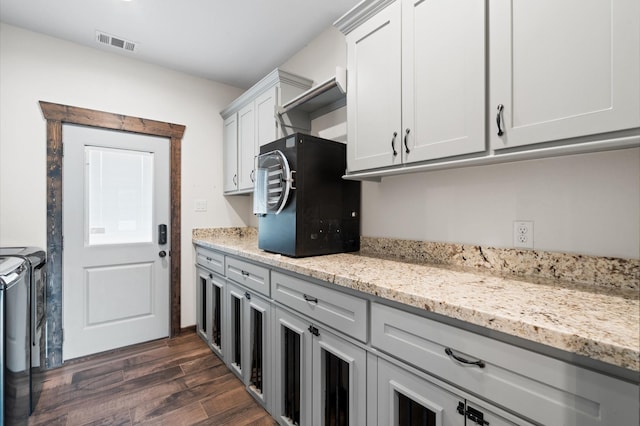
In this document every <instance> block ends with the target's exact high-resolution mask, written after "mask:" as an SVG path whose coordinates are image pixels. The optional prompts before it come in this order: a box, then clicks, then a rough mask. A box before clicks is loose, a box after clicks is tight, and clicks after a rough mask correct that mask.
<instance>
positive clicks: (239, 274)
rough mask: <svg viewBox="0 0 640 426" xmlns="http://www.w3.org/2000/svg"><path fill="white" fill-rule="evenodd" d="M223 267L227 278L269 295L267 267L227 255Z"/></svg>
mask: <svg viewBox="0 0 640 426" xmlns="http://www.w3.org/2000/svg"><path fill="white" fill-rule="evenodd" d="M225 268H226V274H225V275H226V276H227V278H229V279H231V280H233V281H235V282H237V283H238V284H242V285H243V286H245V287H248V288H250V289H251V290H253V291H256V292H258V293H261V294H264V295H265V296H269V270H268V269H267V268H263V267H261V266H258V265H254V264H253V263H249V262H245V261H244V260H240V259H236V258H235V257H228V256H227V258H226V261H225Z"/></svg>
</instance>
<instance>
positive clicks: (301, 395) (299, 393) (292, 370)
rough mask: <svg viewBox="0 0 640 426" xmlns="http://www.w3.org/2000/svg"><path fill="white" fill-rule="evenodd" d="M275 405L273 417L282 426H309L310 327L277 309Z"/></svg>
mask: <svg viewBox="0 0 640 426" xmlns="http://www.w3.org/2000/svg"><path fill="white" fill-rule="evenodd" d="M275 311H276V313H275V324H276V325H275V329H274V330H275V336H274V342H275V343H274V344H275V350H274V356H275V363H274V368H275V377H274V379H275V405H274V408H273V410H274V412H273V416H274V417H275V419H276V420H277V421H278V422H280V424H283V425H303V426H305V425H311V423H312V417H311V370H312V368H311V366H312V364H311V362H312V360H311V348H312V340H311V339H312V336H311V333H310V332H309V331H308V328H309V323H308V322H306V321H303V320H302V319H300V318H298V317H297V316H295V315H292V314H290V313H289V312H287V311H285V310H283V309H281V308H276V310H275Z"/></svg>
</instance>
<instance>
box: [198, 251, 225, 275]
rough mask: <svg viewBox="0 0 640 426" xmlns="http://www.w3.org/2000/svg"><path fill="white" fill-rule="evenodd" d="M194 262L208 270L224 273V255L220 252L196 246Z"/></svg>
mask: <svg viewBox="0 0 640 426" xmlns="http://www.w3.org/2000/svg"><path fill="white" fill-rule="evenodd" d="M196 263H197V264H198V265H200V266H203V267H205V268H207V269H208V270H210V271H213V272H217V273H218V274H220V275H224V255H223V254H222V253H218V252H215V251H211V250H207V249H204V248H202V247H196Z"/></svg>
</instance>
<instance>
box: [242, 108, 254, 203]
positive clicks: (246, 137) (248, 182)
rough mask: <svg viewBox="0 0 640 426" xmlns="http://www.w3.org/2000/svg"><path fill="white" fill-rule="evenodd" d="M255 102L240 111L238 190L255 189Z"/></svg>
mask: <svg viewBox="0 0 640 426" xmlns="http://www.w3.org/2000/svg"><path fill="white" fill-rule="evenodd" d="M255 124H256V117H255V104H254V103H253V102H252V103H250V104H249V105H247V106H245V107H244V108H242V109H241V110H240V111H238V152H239V154H238V191H244V192H246V191H249V190H252V189H253V174H254V170H253V169H254V161H255V160H254V158H255V155H256V152H258V150H257V145H256V130H255Z"/></svg>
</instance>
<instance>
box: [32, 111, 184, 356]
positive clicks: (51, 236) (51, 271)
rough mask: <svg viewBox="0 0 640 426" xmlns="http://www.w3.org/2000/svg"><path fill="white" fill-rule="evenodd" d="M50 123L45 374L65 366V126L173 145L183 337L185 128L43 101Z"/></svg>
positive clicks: (175, 263)
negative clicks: (151, 138)
mask: <svg viewBox="0 0 640 426" xmlns="http://www.w3.org/2000/svg"><path fill="white" fill-rule="evenodd" d="M40 108H41V109H42V113H43V115H44V118H45V119H46V120H47V268H48V273H47V283H46V287H47V288H46V292H47V294H46V295H47V305H46V313H45V321H46V326H45V330H44V334H45V336H44V339H46V344H45V345H44V347H45V348H46V349H45V368H54V367H59V366H60V365H62V340H63V335H62V333H63V331H62V256H63V254H64V253H63V249H62V242H63V240H62V199H63V194H62V124H63V123H71V124H80V125H84V126H92V127H98V128H103V129H111V130H122V131H125V132H132V133H142V134H145V135H153V136H160V137H165V138H168V139H169V143H170V160H169V162H170V165H169V167H170V169H171V171H170V173H171V178H170V179H171V183H170V192H171V252H170V265H171V266H170V268H171V271H170V279H169V280H170V281H169V283H170V284H169V286H170V290H169V291H170V293H171V294H170V303H171V306H170V311H171V315H170V316H171V320H170V321H171V323H170V327H169V329H170V333H171V336H172V337H173V336H176V335H177V334H178V333H179V332H180V182H181V146H182V135H183V134H184V130H185V126H183V125H180V124H172V123H165V122H161V121H154V120H147V119H144V118H138V117H130V116H126V115H119V114H113V113H109V112H103V111H95V110H90V109H85V108H78V107H73V106H68V105H60V104H54V103H50V102H44V101H40Z"/></svg>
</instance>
